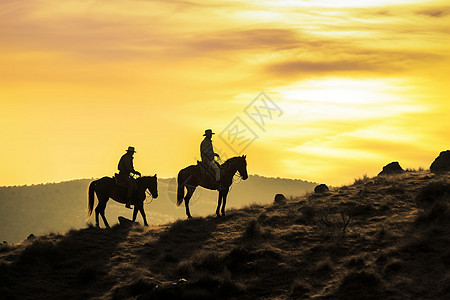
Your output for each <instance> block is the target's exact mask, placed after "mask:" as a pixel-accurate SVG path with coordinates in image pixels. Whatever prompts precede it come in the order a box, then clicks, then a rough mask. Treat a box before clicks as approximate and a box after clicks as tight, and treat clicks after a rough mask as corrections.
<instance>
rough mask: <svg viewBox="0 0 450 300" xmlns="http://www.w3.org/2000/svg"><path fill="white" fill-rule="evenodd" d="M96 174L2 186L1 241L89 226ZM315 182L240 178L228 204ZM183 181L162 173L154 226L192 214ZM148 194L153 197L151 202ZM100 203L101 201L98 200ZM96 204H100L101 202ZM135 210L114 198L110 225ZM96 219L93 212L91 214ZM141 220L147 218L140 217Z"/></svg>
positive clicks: (202, 208) (269, 197) (212, 196)
mask: <svg viewBox="0 0 450 300" xmlns="http://www.w3.org/2000/svg"><path fill="white" fill-rule="evenodd" d="M91 181H92V179H82V180H73V181H67V182H61V183H50V184H39V185H32V186H16V187H0V242H1V241H7V242H9V243H16V242H19V241H21V240H23V239H25V238H27V236H28V235H30V234H31V233H33V234H35V235H38V234H45V233H49V232H54V233H58V232H66V231H68V230H70V229H80V228H83V227H85V226H86V196H87V188H88V186H89V183H90V182H91ZM315 185H316V184H315V183H312V182H307V181H302V180H292V179H281V178H267V177H262V176H258V175H250V176H249V178H248V179H247V180H246V181H245V182H238V181H237V182H235V183H234V184H233V185H232V188H231V191H230V193H229V197H228V203H227V207H228V208H232V207H234V208H240V207H243V206H245V205H249V204H251V203H259V204H265V203H270V202H272V201H273V196H274V195H275V194H276V193H280V192H283V193H285V195H286V196H288V195H300V194H303V193H305V192H308V191H311V190H312V189H314V186H315ZM176 190H177V182H176V180H175V179H174V178H168V179H167V178H158V191H159V197H158V198H157V199H154V201H152V202H151V203H150V204H147V205H145V210H146V214H147V220H148V222H149V224H150V225H158V224H165V223H168V222H174V221H175V220H177V219H180V218H181V219H184V218H186V215H185V212H184V208H183V207H180V208H178V209H177V208H176V206H175V203H176ZM150 201H151V199H148V200H147V202H150ZM96 203H97V200H96ZM95 205H96V204H95ZM190 206H191V212H192V214H193V216H206V215H209V214H211V213H213V212H214V211H215V209H216V206H217V192H213V191H209V190H205V189H201V188H198V189H197V191H196V192H195V194H194V196H193V198H192V200H191V204H190ZM131 215H132V211H131V210H128V209H126V208H125V207H124V205H120V204H118V203H116V202H115V201H109V202H108V205H107V207H106V217H107V218H108V220H110V224H111V225H113V224H116V223H117V217H118V216H126V217H128V218H131ZM90 220H91V221H92V220H93V217H91V219H90ZM138 221H140V222H142V219H140V216H138Z"/></svg>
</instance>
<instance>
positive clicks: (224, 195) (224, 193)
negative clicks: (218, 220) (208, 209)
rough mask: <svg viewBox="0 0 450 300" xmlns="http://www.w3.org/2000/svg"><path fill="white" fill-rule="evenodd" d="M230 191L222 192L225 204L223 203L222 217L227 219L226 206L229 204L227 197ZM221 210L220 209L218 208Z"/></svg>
mask: <svg viewBox="0 0 450 300" xmlns="http://www.w3.org/2000/svg"><path fill="white" fill-rule="evenodd" d="M228 191H229V190H228V189H226V190H222V193H223V194H222V197H223V203H222V216H223V217H225V205H226V204H227V195H228ZM217 209H219V208H217Z"/></svg>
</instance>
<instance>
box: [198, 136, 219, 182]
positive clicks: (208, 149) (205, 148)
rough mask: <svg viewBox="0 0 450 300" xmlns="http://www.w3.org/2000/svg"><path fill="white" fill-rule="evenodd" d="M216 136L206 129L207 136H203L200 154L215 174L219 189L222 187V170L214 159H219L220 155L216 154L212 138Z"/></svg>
mask: <svg viewBox="0 0 450 300" xmlns="http://www.w3.org/2000/svg"><path fill="white" fill-rule="evenodd" d="M213 134H215V133H214V132H212V130H211V129H206V130H205V134H204V135H203V136H204V137H205V138H204V139H203V141H202V143H201V144H200V154H201V157H202V162H204V163H206V164H207V165H208V166H209V167H210V168H211V170H213V172H214V176H215V179H216V186H217V188H219V187H220V168H219V166H218V165H217V164H216V162H215V161H214V157H215V156H217V157H219V154H217V153H214V150H213V145H212V140H211V138H212V136H213Z"/></svg>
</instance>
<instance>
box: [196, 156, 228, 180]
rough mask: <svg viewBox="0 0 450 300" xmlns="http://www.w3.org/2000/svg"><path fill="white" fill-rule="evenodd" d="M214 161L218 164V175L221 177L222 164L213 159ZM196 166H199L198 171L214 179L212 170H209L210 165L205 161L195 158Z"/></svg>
mask: <svg viewBox="0 0 450 300" xmlns="http://www.w3.org/2000/svg"><path fill="white" fill-rule="evenodd" d="M214 162H215V164H216V165H217V166H219V169H220V176H221V177H222V175H223V169H222V166H221V165H220V164H219V163H218V162H217V161H214ZM197 166H199V168H200V173H201V174H202V175H205V176H207V177H209V178H210V179H211V181H214V171H213V170H211V167H210V166H209V165H208V164H207V163H205V162H202V161H199V160H197Z"/></svg>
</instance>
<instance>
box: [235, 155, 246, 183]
mask: <svg viewBox="0 0 450 300" xmlns="http://www.w3.org/2000/svg"><path fill="white" fill-rule="evenodd" d="M246 158H247V155H242V156H238V157H236V162H237V163H236V168H237V171H238V172H239V174H240V175H241V176H242V179H243V180H246V179H247V178H248V174H247V161H246V160H245V159H246Z"/></svg>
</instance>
